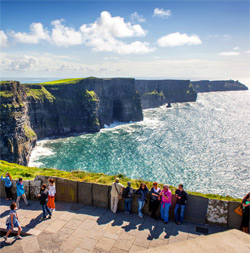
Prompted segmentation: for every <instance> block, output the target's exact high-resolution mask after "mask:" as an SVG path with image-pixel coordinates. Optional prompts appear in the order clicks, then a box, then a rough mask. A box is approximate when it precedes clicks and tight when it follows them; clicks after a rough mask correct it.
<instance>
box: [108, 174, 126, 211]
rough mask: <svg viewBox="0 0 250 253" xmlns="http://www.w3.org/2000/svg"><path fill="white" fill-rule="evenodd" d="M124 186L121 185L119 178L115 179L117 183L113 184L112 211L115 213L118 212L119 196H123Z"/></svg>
mask: <svg viewBox="0 0 250 253" xmlns="http://www.w3.org/2000/svg"><path fill="white" fill-rule="evenodd" d="M123 188H124V186H123V185H122V184H120V183H119V178H116V179H115V182H114V183H112V189H111V206H110V208H111V211H112V212H113V213H116V212H117V207H118V202H119V195H121V194H122V192H123Z"/></svg>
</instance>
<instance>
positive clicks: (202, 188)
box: [29, 91, 250, 197]
mask: <svg viewBox="0 0 250 253" xmlns="http://www.w3.org/2000/svg"><path fill="white" fill-rule="evenodd" d="M29 166H39V167H53V168H58V169H62V170H67V171H71V170H76V169H77V170H86V171H92V172H103V173H106V174H117V173H122V174H125V175H126V176H128V177H131V178H136V179H139V178H140V179H145V180H151V181H158V182H162V183H167V184H170V185H175V186H176V185H178V183H180V182H181V183H183V184H184V186H185V188H186V189H187V190H189V191H198V192H204V193H217V194H222V195H231V196H234V197H242V196H243V195H244V194H245V193H246V192H249V191H250V176H249V172H250V92H249V91H237V92H218V93H216V92H215V93H203V94H199V95H198V100H197V102H196V103H183V104H174V105H173V108H172V109H166V108H165V106H163V107H161V108H157V109H149V110H145V111H144V121H142V122H137V123H129V124H119V123H117V122H116V123H115V124H113V126H111V127H110V128H105V129H102V130H101V132H99V133H95V134H83V135H81V136H75V137H69V138H60V139H54V140H43V141H39V142H38V145H37V147H36V148H35V149H34V151H33V152H32V156H31V161H30V164H29Z"/></svg>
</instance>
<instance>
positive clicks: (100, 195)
mask: <svg viewBox="0 0 250 253" xmlns="http://www.w3.org/2000/svg"><path fill="white" fill-rule="evenodd" d="M108 193H109V187H108V186H107V185H102V184H93V188H92V194H93V205H94V206H99V207H105V208H109V196H108Z"/></svg>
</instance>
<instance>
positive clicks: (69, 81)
mask: <svg viewBox="0 0 250 253" xmlns="http://www.w3.org/2000/svg"><path fill="white" fill-rule="evenodd" d="M84 79H97V77H94V76H90V77H86V78H69V79H60V80H54V81H49V82H43V83H24V85H45V86H46V85H57V84H59V85H60V84H76V83H79V81H81V80H84Z"/></svg>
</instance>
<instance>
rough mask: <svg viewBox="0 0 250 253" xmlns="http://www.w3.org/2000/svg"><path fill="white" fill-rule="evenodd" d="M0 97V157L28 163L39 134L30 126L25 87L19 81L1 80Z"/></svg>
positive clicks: (10, 160)
mask: <svg viewBox="0 0 250 253" xmlns="http://www.w3.org/2000/svg"><path fill="white" fill-rule="evenodd" d="M0 99H1V107H0V119H1V120H0V121H1V123H0V124H1V126H0V127H1V137H0V159H2V160H6V161H9V162H14V163H19V164H25V165H27V163H28V161H29V157H30V153H31V150H32V148H33V147H34V146H35V144H36V140H37V136H36V133H35V132H34V131H33V129H32V128H31V126H30V121H29V116H28V113H27V112H28V110H27V109H28V107H27V100H26V99H27V97H26V92H25V88H24V87H23V86H22V85H21V84H20V83H19V82H5V83H4V82H1V84H0Z"/></svg>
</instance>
